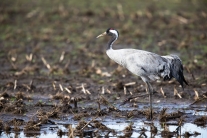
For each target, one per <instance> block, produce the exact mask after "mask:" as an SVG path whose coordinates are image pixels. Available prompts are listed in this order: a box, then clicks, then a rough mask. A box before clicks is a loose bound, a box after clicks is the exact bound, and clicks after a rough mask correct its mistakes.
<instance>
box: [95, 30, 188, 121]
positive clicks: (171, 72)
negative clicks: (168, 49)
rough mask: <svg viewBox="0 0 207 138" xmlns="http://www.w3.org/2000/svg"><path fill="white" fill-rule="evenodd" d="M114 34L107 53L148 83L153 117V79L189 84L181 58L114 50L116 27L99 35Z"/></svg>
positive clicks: (116, 34) (144, 52)
mask: <svg viewBox="0 0 207 138" xmlns="http://www.w3.org/2000/svg"><path fill="white" fill-rule="evenodd" d="M106 34H108V35H110V36H112V39H111V40H110V41H109V44H108V47H107V50H106V54H107V55H108V56H109V58H111V59H112V60H114V61H115V62H116V63H118V64H120V65H121V66H123V67H125V68H127V69H128V70H129V71H130V72H132V73H133V74H135V75H137V76H140V77H141V78H142V80H143V81H144V82H145V83H146V89H147V92H149V100H150V109H151V118H152V99H151V95H152V92H153V88H152V86H151V85H150V82H151V81H155V80H157V79H160V78H163V79H164V80H170V79H171V78H173V77H174V78H175V79H176V80H177V81H178V82H179V83H180V84H181V86H182V87H183V82H185V84H188V83H187V82H186V80H185V78H184V76H183V66H182V62H181V59H180V58H179V57H178V56H176V55H167V56H160V55H158V54H155V53H152V52H148V51H144V50H137V49H118V50H114V49H113V48H112V44H113V43H114V42H115V41H116V40H117V39H118V36H119V33H118V31H116V30H114V29H110V28H109V29H107V31H106V32H104V33H103V34H101V35H99V36H98V37H101V36H104V35H106ZM98 37H97V38H98Z"/></svg>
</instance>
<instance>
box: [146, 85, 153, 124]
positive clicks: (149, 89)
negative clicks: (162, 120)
mask: <svg viewBox="0 0 207 138" xmlns="http://www.w3.org/2000/svg"><path fill="white" fill-rule="evenodd" d="M146 85H147V88H146V90H147V92H148V93H149V104H150V119H151V120H152V118H153V117H152V93H153V88H152V86H151V85H150V83H149V82H146Z"/></svg>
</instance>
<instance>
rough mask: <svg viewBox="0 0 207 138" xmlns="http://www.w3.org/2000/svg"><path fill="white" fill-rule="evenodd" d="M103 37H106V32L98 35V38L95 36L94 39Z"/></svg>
mask: <svg viewBox="0 0 207 138" xmlns="http://www.w3.org/2000/svg"><path fill="white" fill-rule="evenodd" d="M104 35H106V32H104V33H102V34H100V35H99V36H97V37H96V38H99V37H102V36H104Z"/></svg>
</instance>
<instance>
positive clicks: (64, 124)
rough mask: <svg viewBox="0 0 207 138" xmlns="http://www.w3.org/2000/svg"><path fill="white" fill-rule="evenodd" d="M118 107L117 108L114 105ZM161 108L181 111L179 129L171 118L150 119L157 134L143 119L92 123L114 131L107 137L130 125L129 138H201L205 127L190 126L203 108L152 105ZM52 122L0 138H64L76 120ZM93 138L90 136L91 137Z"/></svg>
mask: <svg viewBox="0 0 207 138" xmlns="http://www.w3.org/2000/svg"><path fill="white" fill-rule="evenodd" d="M127 106H128V105H125V106H124V107H119V109H120V110H121V111H123V112H130V111H133V110H135V108H132V107H127ZM146 106H147V105H146V104H139V109H140V108H142V109H144V108H145V107H146ZM117 107H118V106H117ZM163 108H168V109H167V111H166V112H167V113H172V112H176V111H178V110H179V111H180V112H184V115H183V117H184V120H185V121H183V123H182V125H181V127H180V128H179V130H178V131H177V128H178V126H177V125H176V123H177V120H176V119H172V120H169V121H167V122H160V121H158V120H159V119H158V116H156V117H157V118H155V119H154V121H153V123H154V126H155V127H156V128H157V133H152V130H151V127H150V125H149V124H151V123H152V122H151V121H149V120H147V119H146V118H136V117H132V118H128V119H126V118H124V117H123V118H122V117H121V118H120V117H119V118H113V117H111V116H106V117H105V116H104V117H98V118H97V119H96V120H98V121H99V122H101V123H102V124H104V125H105V126H106V127H108V128H109V129H111V130H114V131H115V133H109V135H108V136H109V137H119V136H124V134H125V132H124V129H125V128H126V127H128V126H129V125H130V124H132V129H133V130H132V134H131V137H134V138H136V137H139V136H143V137H145V136H146V137H155V138H159V137H164V136H166V135H165V133H164V131H167V132H169V133H168V134H167V135H171V136H173V137H178V136H181V137H189V136H191V137H197V138H205V137H206V136H207V127H206V126H197V125H196V124H195V123H194V119H195V118H198V117H200V116H206V115H207V110H206V106H205V105H201V106H200V105H193V106H189V105H188V104H184V105H179V106H178V105H177V104H163V103H157V104H155V105H154V110H155V111H156V112H161V110H162V109H163ZM91 119H92V118H90V117H89V118H83V120H85V121H86V122H89V121H90V120H91ZM51 120H52V121H54V122H56V124H53V125H51V124H46V125H43V126H41V130H40V131H38V132H36V131H28V132H26V133H25V132H24V131H20V132H18V133H14V132H13V131H9V132H7V133H6V132H2V133H1V137H34V136H37V137H39V138H46V137H50V138H57V137H62V138H67V137H68V125H72V128H76V127H77V125H78V123H79V121H74V120H73V118H72V117H71V116H70V117H69V116H64V117H63V118H61V119H60V120H56V119H54V120H53V119H51ZM60 130H61V131H62V132H63V133H62V135H61V136H60V133H59V131H60ZM95 130H96V129H95V128H92V127H91V128H90V127H89V129H87V131H91V132H94V131H95ZM107 133H108V132H107V131H105V132H104V131H103V132H101V133H99V136H106V135H107ZM92 135H94V134H92Z"/></svg>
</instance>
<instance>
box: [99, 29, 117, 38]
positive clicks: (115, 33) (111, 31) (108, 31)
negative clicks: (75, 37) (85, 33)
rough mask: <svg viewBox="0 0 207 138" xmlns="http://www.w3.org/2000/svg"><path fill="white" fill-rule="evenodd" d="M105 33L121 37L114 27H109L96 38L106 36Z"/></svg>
mask: <svg viewBox="0 0 207 138" xmlns="http://www.w3.org/2000/svg"><path fill="white" fill-rule="evenodd" d="M104 35H110V36H116V37H119V32H118V31H117V30H115V29H113V28H109V29H107V30H106V32H104V33H102V34H100V35H98V36H97V37H96V38H99V37H101V36H104Z"/></svg>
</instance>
